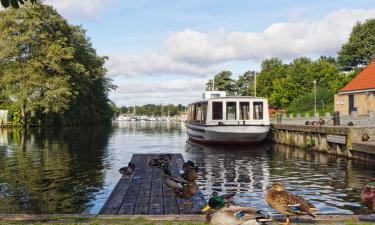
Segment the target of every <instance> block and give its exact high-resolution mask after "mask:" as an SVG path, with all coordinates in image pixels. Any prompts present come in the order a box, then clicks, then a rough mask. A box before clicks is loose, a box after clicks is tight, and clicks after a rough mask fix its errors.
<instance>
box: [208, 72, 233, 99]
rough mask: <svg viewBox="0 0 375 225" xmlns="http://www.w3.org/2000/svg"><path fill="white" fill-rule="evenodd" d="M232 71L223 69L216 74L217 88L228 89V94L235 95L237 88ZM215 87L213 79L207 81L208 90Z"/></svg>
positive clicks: (220, 89)
mask: <svg viewBox="0 0 375 225" xmlns="http://www.w3.org/2000/svg"><path fill="white" fill-rule="evenodd" d="M231 76H232V72H230V71H221V72H220V73H218V74H216V75H215V76H214V79H215V83H214V85H215V90H217V91H226V92H227V94H228V95H234V92H235V90H236V86H235V82H234V80H233V79H232V78H231ZM212 87H213V82H212V80H209V81H208V83H206V90H209V91H211V90H212Z"/></svg>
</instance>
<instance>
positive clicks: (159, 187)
mask: <svg viewBox="0 0 375 225" xmlns="http://www.w3.org/2000/svg"><path fill="white" fill-rule="evenodd" d="M155 156H156V155H155ZM155 156H154V157H155ZM151 193H152V194H151V198H150V209H149V214H151V215H162V214H164V205H163V180H162V178H161V171H160V169H158V168H156V167H153V168H152V183H151Z"/></svg>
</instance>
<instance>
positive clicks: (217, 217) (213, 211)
mask: <svg viewBox="0 0 375 225" xmlns="http://www.w3.org/2000/svg"><path fill="white" fill-rule="evenodd" d="M224 206H225V202H224V199H222V198H221V197H220V196H218V195H217V194H214V193H213V195H212V197H211V198H210V200H209V201H208V204H207V205H206V206H205V207H204V208H203V209H202V212H206V220H207V222H208V223H209V224H211V225H259V223H258V222H265V221H270V220H271V219H270V218H269V216H268V214H267V213H265V212H263V211H258V210H256V209H255V208H250V207H243V206H236V205H232V204H230V205H228V206H227V207H224Z"/></svg>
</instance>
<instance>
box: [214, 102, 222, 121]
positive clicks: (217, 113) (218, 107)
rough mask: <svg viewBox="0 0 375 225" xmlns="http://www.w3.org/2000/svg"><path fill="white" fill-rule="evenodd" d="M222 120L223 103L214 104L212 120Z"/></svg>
mask: <svg viewBox="0 0 375 225" xmlns="http://www.w3.org/2000/svg"><path fill="white" fill-rule="evenodd" d="M222 119H223V103H222V102H212V120H222Z"/></svg>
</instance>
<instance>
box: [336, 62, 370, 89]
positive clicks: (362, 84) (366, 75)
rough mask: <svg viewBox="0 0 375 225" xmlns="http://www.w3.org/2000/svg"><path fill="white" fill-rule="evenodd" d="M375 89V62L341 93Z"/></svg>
mask: <svg viewBox="0 0 375 225" xmlns="http://www.w3.org/2000/svg"><path fill="white" fill-rule="evenodd" d="M368 89H375V60H374V61H372V62H371V63H370V64H369V65H368V66H367V67H366V68H364V69H363V70H362V71H361V72H359V73H358V74H357V76H355V77H354V78H353V79H352V80H351V81H350V82H349V83H348V84H347V85H345V87H343V88H341V89H340V90H339V92H346V91H360V90H368Z"/></svg>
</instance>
